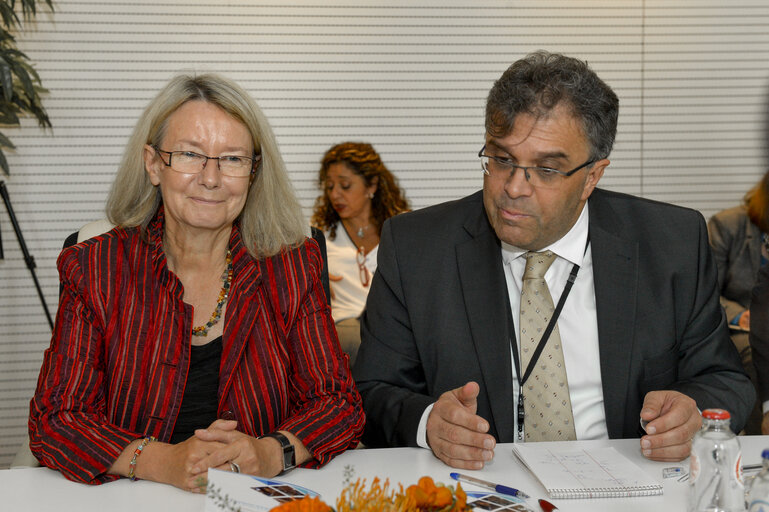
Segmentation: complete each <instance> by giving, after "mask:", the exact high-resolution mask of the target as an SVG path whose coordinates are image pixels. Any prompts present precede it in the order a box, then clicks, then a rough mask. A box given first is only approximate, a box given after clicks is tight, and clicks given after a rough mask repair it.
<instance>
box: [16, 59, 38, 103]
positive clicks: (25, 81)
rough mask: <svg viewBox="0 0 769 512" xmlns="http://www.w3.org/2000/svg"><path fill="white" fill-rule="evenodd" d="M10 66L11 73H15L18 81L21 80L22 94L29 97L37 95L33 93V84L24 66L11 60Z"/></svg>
mask: <svg viewBox="0 0 769 512" xmlns="http://www.w3.org/2000/svg"><path fill="white" fill-rule="evenodd" d="M11 68H12V69H13V73H14V74H15V75H16V78H18V79H19V82H21V85H22V87H24V94H26V95H27V96H28V97H30V98H34V97H35V96H37V94H35V86H34V85H32V80H30V78H29V75H28V74H27V70H26V69H24V66H20V65H19V64H18V62H11Z"/></svg>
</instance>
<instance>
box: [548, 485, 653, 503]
mask: <svg viewBox="0 0 769 512" xmlns="http://www.w3.org/2000/svg"><path fill="white" fill-rule="evenodd" d="M659 494H662V486H661V485H645V486H641V487H627V488H624V489H609V488H601V487H594V488H586V489H550V490H549V491H548V495H549V496H550V497H551V498H553V499H560V500H563V499H584V498H636V497H639V496H655V495H659Z"/></svg>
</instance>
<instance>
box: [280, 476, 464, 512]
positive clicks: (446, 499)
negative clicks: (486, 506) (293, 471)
mask: <svg viewBox="0 0 769 512" xmlns="http://www.w3.org/2000/svg"><path fill="white" fill-rule="evenodd" d="M467 510H470V509H469V508H468V506H467V495H466V494H465V492H464V491H463V490H462V486H461V485H460V484H457V488H456V490H454V489H453V487H451V486H445V485H443V484H437V485H436V484H435V482H433V479H432V478H430V477H429V476H423V477H422V478H420V479H419V483H418V484H417V485H410V486H409V487H408V489H406V491H405V492H404V491H403V486H402V485H399V486H398V491H397V492H396V491H395V490H390V482H389V480H385V482H384V485H382V484H381V483H380V480H379V479H378V478H374V481H373V482H372V483H371V488H370V489H368V490H367V489H366V481H365V480H363V481H362V482H361V480H360V479H358V480H357V481H356V482H355V483H354V484H351V485H350V486H349V487H348V488H346V489H345V490H344V491H342V494H341V495H340V496H339V499H337V501H336V512H464V511H467ZM270 512H332V509H331V507H329V506H328V505H326V504H325V503H323V502H322V501H321V500H319V499H318V498H309V497H304V498H302V499H301V500H296V501H291V502H288V503H284V504H283V505H280V506H279V507H275V508H273V509H272V510H271V511H270Z"/></svg>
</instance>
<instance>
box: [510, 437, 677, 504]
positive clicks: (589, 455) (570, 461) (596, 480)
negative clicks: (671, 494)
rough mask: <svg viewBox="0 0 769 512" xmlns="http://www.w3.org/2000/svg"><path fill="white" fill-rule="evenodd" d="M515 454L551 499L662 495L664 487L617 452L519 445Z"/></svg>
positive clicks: (605, 449) (597, 449)
mask: <svg viewBox="0 0 769 512" xmlns="http://www.w3.org/2000/svg"><path fill="white" fill-rule="evenodd" d="M513 453H514V454H515V455H516V457H518V458H519V459H520V460H521V462H523V464H524V465H525V466H526V467H527V468H528V469H529V471H531V472H532V473H533V474H534V476H536V477H537V479H538V480H539V481H540V482H541V483H542V485H543V486H544V487H545V489H546V490H547V492H548V494H549V495H550V497H551V498H599V497H622V496H649V495H655V494H662V484H660V483H659V482H657V481H655V480H654V479H653V478H651V477H650V476H649V475H648V474H647V473H646V472H644V471H642V470H641V469H640V468H639V467H638V466H636V465H635V464H633V462H631V461H630V460H628V459H627V458H626V457H625V456H623V455H622V454H621V453H619V452H618V451H617V450H615V449H614V448H594V449H587V450H586V449H574V450H555V449H553V448H548V447H546V445H539V446H537V445H534V444H516V445H515V446H514V447H513Z"/></svg>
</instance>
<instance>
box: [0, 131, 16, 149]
mask: <svg viewBox="0 0 769 512" xmlns="http://www.w3.org/2000/svg"><path fill="white" fill-rule="evenodd" d="M0 146H5V147H7V148H11V149H16V146H14V145H13V142H11V139H9V138H8V137H6V136H5V135H4V134H3V132H0ZM0 151H2V150H0Z"/></svg>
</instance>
